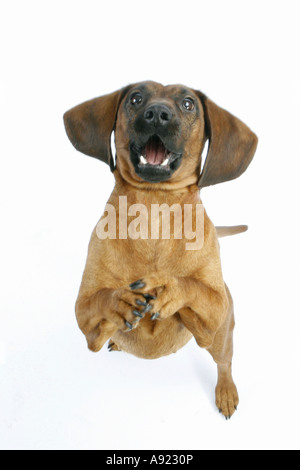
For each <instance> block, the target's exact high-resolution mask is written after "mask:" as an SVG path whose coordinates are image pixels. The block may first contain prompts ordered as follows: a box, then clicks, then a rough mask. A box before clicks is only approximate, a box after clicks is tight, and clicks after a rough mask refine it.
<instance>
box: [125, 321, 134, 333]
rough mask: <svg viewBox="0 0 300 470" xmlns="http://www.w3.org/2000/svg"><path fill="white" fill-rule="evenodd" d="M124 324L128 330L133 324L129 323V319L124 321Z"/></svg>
mask: <svg viewBox="0 0 300 470" xmlns="http://www.w3.org/2000/svg"><path fill="white" fill-rule="evenodd" d="M125 325H126V326H127V328H128V330H132V328H133V325H132V324H131V323H129V321H126V322H125ZM128 330H127V331H128Z"/></svg>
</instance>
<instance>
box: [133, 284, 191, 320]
mask: <svg viewBox="0 0 300 470" xmlns="http://www.w3.org/2000/svg"><path fill="white" fill-rule="evenodd" d="M130 288H131V290H132V291H136V292H137V291H138V292H139V293H140V294H143V295H144V297H145V298H146V299H147V300H148V302H149V305H151V307H152V311H151V320H163V319H165V318H168V317H170V316H172V315H174V314H175V313H176V312H178V311H179V310H180V309H181V308H182V307H183V305H184V302H183V292H182V289H181V285H180V281H179V279H177V278H174V277H171V278H168V279H165V278H159V277H158V276H155V275H153V276H148V277H147V278H143V279H141V280H139V281H135V282H133V283H132V284H131V285H130ZM154 294H155V295H154Z"/></svg>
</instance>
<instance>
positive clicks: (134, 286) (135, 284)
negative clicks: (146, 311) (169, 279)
mask: <svg viewBox="0 0 300 470" xmlns="http://www.w3.org/2000/svg"><path fill="white" fill-rule="evenodd" d="M145 285H146V284H145V283H144V282H143V281H136V282H133V283H132V284H130V286H129V287H130V289H131V290H138V289H143V288H144V287H145Z"/></svg>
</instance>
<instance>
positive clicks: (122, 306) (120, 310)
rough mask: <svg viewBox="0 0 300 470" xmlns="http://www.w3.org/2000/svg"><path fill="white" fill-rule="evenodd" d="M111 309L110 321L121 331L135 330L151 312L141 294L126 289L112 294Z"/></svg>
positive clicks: (150, 307)
mask: <svg viewBox="0 0 300 470" xmlns="http://www.w3.org/2000/svg"><path fill="white" fill-rule="evenodd" d="M151 297H152V296H151ZM112 307H113V308H112V312H111V320H112V321H113V322H114V323H115V324H116V326H117V327H118V328H119V329H120V330H122V331H131V330H133V329H134V328H136V327H137V326H138V324H139V322H140V320H141V319H142V318H144V316H145V314H146V313H148V312H150V311H151V310H152V305H150V304H149V302H148V300H147V298H145V296H144V295H143V294H140V293H137V292H134V291H132V290H127V289H119V290H117V291H115V292H114V293H113V300H112Z"/></svg>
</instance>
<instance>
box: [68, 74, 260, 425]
mask: <svg viewBox="0 0 300 470" xmlns="http://www.w3.org/2000/svg"><path fill="white" fill-rule="evenodd" d="M64 124H65V129H66V133H67V135H68V137H69V139H70V141H71V143H72V144H73V145H74V147H75V148H76V149H77V150H78V151H80V152H82V153H84V154H86V155H89V156H92V157H95V158H97V159H99V160H101V161H102V162H105V163H106V164H108V165H109V166H110V168H111V171H112V172H113V174H114V177H115V187H114V190H113V192H112V194H111V196H110V198H109V200H108V205H107V207H106V210H105V212H104V214H103V216H102V218H101V219H100V221H99V223H100V224H101V223H102V228H103V225H105V224H106V225H107V227H108V225H109V220H108V219H107V217H108V212H109V211H108V208H114V210H115V213H114V217H112V218H111V220H113V221H115V222H116V229H115V231H114V236H112V237H109V236H106V237H105V236H104V237H103V236H102V237H101V236H99V223H98V224H97V226H96V227H95V229H94V231H93V233H92V236H91V240H90V244H89V249H88V256H87V261H86V266H85V270H84V274H83V278H82V282H81V286H80V290H79V294H78V298H77V301H76V307H75V310H76V318H77V321H78V325H79V327H80V329H81V330H82V332H83V333H84V335H85V337H86V340H87V344H88V347H89V349H90V350H91V351H94V352H97V351H99V350H100V349H101V348H102V347H103V345H104V344H105V343H106V342H107V341H109V345H108V347H109V350H110V351H118V350H122V351H125V352H128V353H131V354H134V355H135V356H137V357H140V358H146V359H155V358H159V357H161V356H164V355H168V354H171V353H175V352H176V351H178V350H179V349H180V348H182V347H183V346H184V345H185V344H187V342H188V341H189V340H190V339H191V338H192V337H194V338H195V340H196V342H197V344H198V345H199V346H200V347H201V348H205V349H207V351H208V352H209V353H210V354H211V355H212V357H213V359H214V361H215V362H216V363H217V367H218V383H217V386H216V405H217V407H218V409H219V411H220V412H221V413H222V414H223V415H224V416H225V418H226V419H229V418H230V417H231V416H232V415H233V413H234V412H235V410H236V409H237V406H238V403H239V397H238V392H237V388H236V386H235V383H234V381H233V378H232V370H231V364H232V356H233V330H234V312H233V301H232V297H231V294H230V291H229V289H228V287H227V285H226V284H225V282H224V280H223V275H222V269H221V262H220V247H219V242H218V237H221V236H226V235H232V234H235V233H240V232H242V231H245V230H246V229H247V227H246V226H236V227H219V228H218V227H217V228H216V227H215V226H214V225H213V223H212V222H211V220H210V219H209V217H208V215H207V213H206V211H205V210H204V209H203V211H202V222H203V223H202V224H200V225H201V226H200V227H196V225H197V224H196V222H197V220H196V211H195V209H196V208H197V207H203V205H202V201H201V199H200V190H201V189H202V188H204V187H207V186H210V185H215V184H218V183H222V182H225V181H229V180H233V179H235V178H237V177H239V176H240V175H241V174H242V173H244V171H245V170H246V169H247V167H248V165H249V164H250V162H251V160H252V159H253V156H254V154H255V151H256V147H257V142H258V139H257V136H256V135H255V134H254V133H253V132H252V131H251V130H250V129H249V127H247V126H246V125H245V124H244V123H243V122H242V121H240V120H239V119H238V118H236V117H235V116H233V115H232V114H231V113H229V112H228V111H226V110H224V109H222V108H221V107H219V106H218V105H216V104H215V103H214V102H213V101H211V100H210V99H209V98H208V97H207V96H206V95H205V94H203V93H202V92H200V91H198V90H194V89H191V88H188V87H185V86H182V85H168V86H164V85H162V84H159V83H156V82H152V81H147V82H142V83H136V84H132V85H129V86H126V87H124V88H122V89H120V90H118V91H115V92H113V93H111V94H108V95H105V96H101V97H99V98H96V99H92V100H90V101H87V102H85V103H83V104H80V105H78V106H76V107H74V108H72V109H71V110H69V111H67V112H66V113H65V115H64ZM113 132H114V138H115V148H116V159H115V160H114V158H113V155H112V150H111V138H112V133H113ZM207 141H208V151H207V156H206V159H205V162H204V164H203V162H202V154H203V150H204V147H205V143H206V142H207ZM125 199H126V204H127V207H128V205H129V206H130V207H133V206H134V207H137V205H138V207H140V206H141V205H142V207H144V208H146V211H150V210H151V208H153V207H156V208H157V206H160V205H162V204H164V205H165V206H164V207H169V208H172V207H174V205H176V208H178V207H179V208H181V209H185V208H186V207H191V208H192V209H193V210H194V211H193V213H192V215H191V218H192V229H191V230H192V233H193V234H194V239H196V237H197V233H198V232H196V229H197V230H198V231H201V232H202V235H203V236H202V237H201V240H200V242H201V243H200V245H201V246H200V245H199V249H195V247H193V246H192V243H190V244H189V246H190V247H191V246H192V248H190V249H187V245H188V242H191V237H188V236H187V235H185V234H184V235H183V236H182V237H181V238H180V237H177V236H175V235H176V234H175V232H176V230H175V228H176V227H175V212H174V220H173V219H172V222H171V225H170V227H171V233H170V237H169V239H166V237H163V236H162V234H161V230H160V232H159V235H158V236H156V237H154V238H153V237H152V238H151V237H149V236H148V237H142V236H140V237H138V236H135V237H130V236H128V234H126V233H124V230H123V229H124V220H125V228H129V222H130V223H132V221H133V218H132V214H133V213H131V215H130V214H129V215H128V214H127V219H123V221H122V227H121V219H120V217H123V214H121V212H122V211H121V209H120V200H121V201H123V202H124V200H125ZM200 212H201V211H199V213H200ZM180 217H181V221H182V220H183V219H184V216H183V215H181V216H180V215H179V218H180ZM200 219H201V217H200ZM158 220H159V221H160V222H159V223H161V214H159V215H158ZM144 222H145V220H144ZM145 223H146V225H145V224H144V228H147V227H148V225H147V224H149V226H150V221H149V219H148V221H147V220H146V222H145ZM140 225H142V222H141V220H140ZM126 226H127V227H126ZM107 227H106V228H107ZM148 228H149V227H148ZM160 228H161V227H160ZM121 229H122V230H121ZM121 232H122V233H121ZM102 235H103V234H102ZM194 241H195V240H194Z"/></svg>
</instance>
